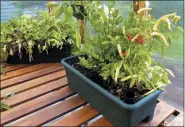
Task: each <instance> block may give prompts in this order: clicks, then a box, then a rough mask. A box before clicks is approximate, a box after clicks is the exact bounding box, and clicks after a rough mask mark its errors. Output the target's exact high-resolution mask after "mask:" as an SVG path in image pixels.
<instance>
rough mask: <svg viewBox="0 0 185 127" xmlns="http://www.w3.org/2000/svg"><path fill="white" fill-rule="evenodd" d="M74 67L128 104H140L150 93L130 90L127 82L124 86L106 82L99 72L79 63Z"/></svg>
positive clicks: (142, 90) (134, 89) (145, 90)
mask: <svg viewBox="0 0 185 127" xmlns="http://www.w3.org/2000/svg"><path fill="white" fill-rule="evenodd" d="M72 66H73V67H74V68H75V69H77V70H78V71H79V72H80V73H82V74H83V75H85V76H86V77H87V78H89V79H91V80H92V81H93V82H95V83H97V84H98V85H99V86H101V87H102V88H104V89H105V90H107V91H108V92H110V93H111V94H113V95H115V96H117V97H118V98H120V99H121V100H123V101H124V102H126V103H128V104H134V103H136V102H138V101H139V100H140V99H142V98H143V97H144V96H143V95H144V94H145V93H147V92H148V91H149V90H148V89H141V90H139V89H137V88H136V87H132V88H129V82H126V83H125V84H124V85H116V84H115V83H114V82H113V81H110V80H109V81H105V80H103V78H102V77H101V76H100V75H99V74H98V73H97V72H94V71H92V70H90V69H87V68H84V67H83V66H81V65H80V64H79V63H76V64H73V65H72Z"/></svg>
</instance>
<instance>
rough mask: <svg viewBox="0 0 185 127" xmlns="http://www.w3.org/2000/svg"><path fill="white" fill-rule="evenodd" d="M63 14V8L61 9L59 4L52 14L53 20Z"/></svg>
mask: <svg viewBox="0 0 185 127" xmlns="http://www.w3.org/2000/svg"><path fill="white" fill-rule="evenodd" d="M63 12H64V8H63V6H62V4H60V5H59V6H58V7H57V8H56V9H55V12H54V15H55V18H58V17H60V15H61V14H62V13H63Z"/></svg>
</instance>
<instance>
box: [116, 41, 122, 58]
mask: <svg viewBox="0 0 185 127" xmlns="http://www.w3.org/2000/svg"><path fill="white" fill-rule="evenodd" d="M117 49H118V53H119V56H120V57H121V58H123V56H122V50H121V46H120V44H117Z"/></svg>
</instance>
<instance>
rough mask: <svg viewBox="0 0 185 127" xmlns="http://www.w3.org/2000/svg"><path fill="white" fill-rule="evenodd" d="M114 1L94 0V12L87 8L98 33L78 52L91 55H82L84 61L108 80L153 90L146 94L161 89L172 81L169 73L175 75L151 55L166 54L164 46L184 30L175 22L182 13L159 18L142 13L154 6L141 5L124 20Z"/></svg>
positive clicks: (89, 17) (81, 46) (81, 61)
mask: <svg viewBox="0 0 185 127" xmlns="http://www.w3.org/2000/svg"><path fill="white" fill-rule="evenodd" d="M114 5H115V2H114V1H109V2H108V5H107V6H104V7H103V9H102V7H101V2H99V1H96V2H94V1H93V6H94V7H93V8H91V11H90V12H92V13H88V12H89V11H88V10H87V17H88V20H89V21H90V22H91V24H92V26H93V28H94V30H95V31H96V35H95V36H92V37H91V38H90V40H88V41H89V43H87V44H84V45H80V46H79V50H80V51H79V52H77V54H85V55H87V56H88V58H87V59H85V58H84V57H81V58H80V63H81V65H82V66H84V67H85V68H88V69H91V70H93V71H96V72H98V73H99V75H100V76H102V78H103V79H104V80H106V81H108V82H109V81H111V82H112V81H113V82H114V83H115V84H117V85H127V84H129V86H130V87H134V86H136V87H137V88H138V89H143V88H144V89H145V88H146V89H149V90H151V91H150V92H148V93H146V94H145V95H148V94H150V93H151V92H153V91H155V90H157V89H162V88H163V87H164V86H166V85H168V84H169V83H170V80H169V79H168V75H169V74H170V75H171V76H174V75H173V73H172V72H171V71H170V70H169V69H167V68H164V67H163V65H162V64H160V63H157V62H156V61H155V60H154V59H153V58H152V55H153V54H154V53H156V52H161V56H162V57H163V56H164V50H165V48H164V47H169V46H170V45H171V43H170V42H171V39H172V38H174V37H175V36H176V33H175V32H173V31H174V30H175V31H182V28H180V27H178V26H176V25H175V24H176V22H178V21H179V20H180V17H179V16H177V15H176V13H172V14H167V15H164V16H162V17H161V18H160V19H158V20H156V19H155V18H153V17H152V16H150V15H148V16H141V15H140V13H141V12H143V11H146V10H148V11H150V10H152V9H151V8H142V9H140V10H138V12H137V13H135V12H133V11H132V10H133V9H132V8H131V10H130V14H129V17H128V18H127V19H125V20H124V22H123V19H122V17H121V16H120V14H119V12H120V10H119V9H115V8H114ZM91 6H92V4H91ZM92 9H94V10H93V11H92ZM100 26H101V27H100ZM178 34H179V33H178Z"/></svg>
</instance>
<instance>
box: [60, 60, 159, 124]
mask: <svg viewBox="0 0 185 127" xmlns="http://www.w3.org/2000/svg"><path fill="white" fill-rule="evenodd" d="M78 62H79V58H78V56H71V57H68V58H65V59H63V60H62V61H61V63H62V64H63V65H64V67H65V69H66V74H67V79H68V84H69V85H70V87H71V88H72V89H73V90H74V91H75V92H77V93H78V94H79V95H80V96H81V97H82V98H83V99H84V100H85V101H87V102H89V103H90V105H91V106H92V107H94V108H95V109H97V110H98V111H99V112H100V113H101V114H102V115H103V116H104V117H105V118H106V119H107V120H109V121H110V122H111V123H112V124H113V125H114V126H126V127H128V126H136V125H137V124H138V123H140V122H141V121H143V120H145V121H150V120H152V118H153V114H154V109H155V107H156V104H157V98H158V96H159V94H160V93H161V92H162V91H161V90H157V91H155V92H153V93H152V94H150V95H148V96H146V97H144V98H143V99H141V100H139V101H138V102H136V103H135V104H128V103H125V102H124V101H122V100H120V98H118V97H116V96H114V95H112V94H111V93H109V92H108V91H106V90H105V89H103V88H102V87H100V86H99V85H98V84H96V83H95V82H93V81H92V80H90V79H88V78H87V77H85V76H84V75H83V74H81V73H80V72H79V71H78V70H76V69H75V68H73V67H72V65H73V64H74V63H78Z"/></svg>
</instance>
